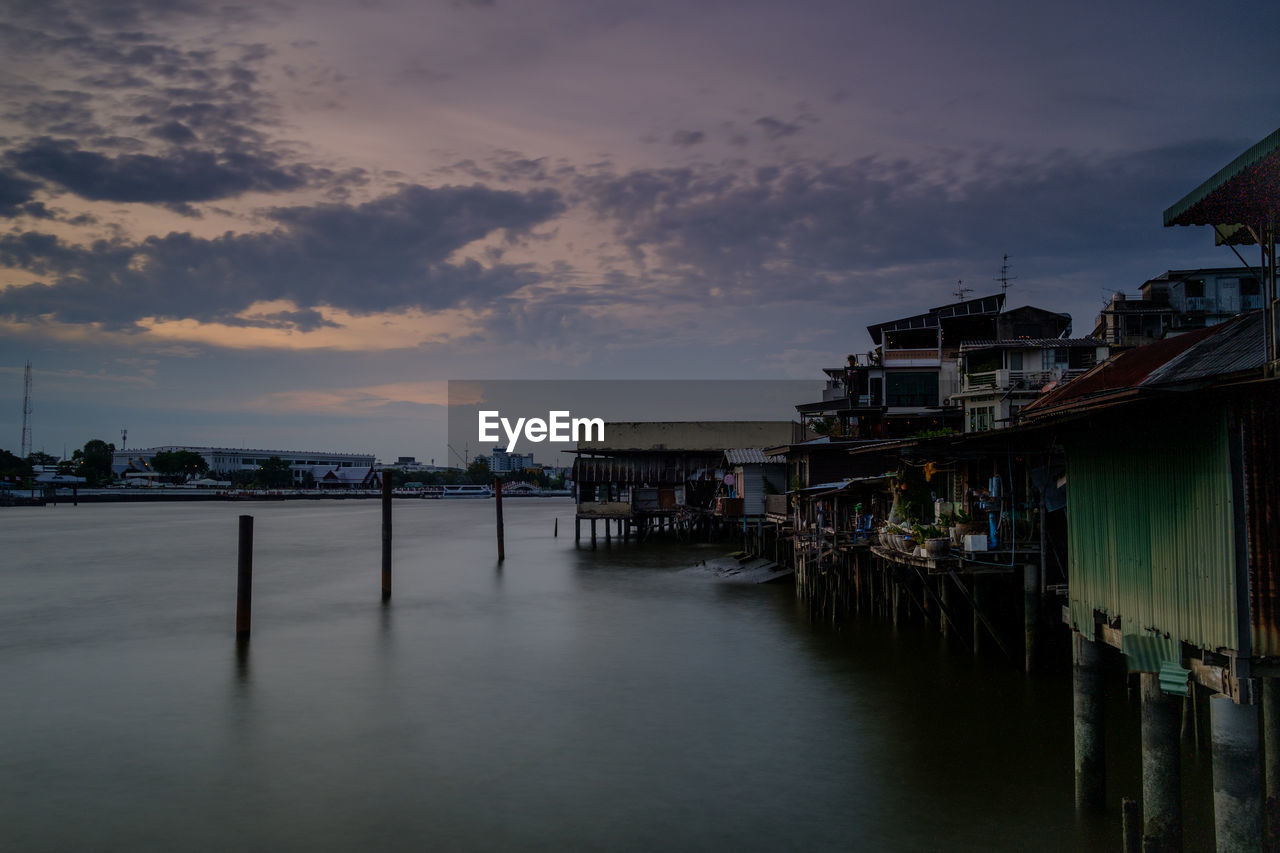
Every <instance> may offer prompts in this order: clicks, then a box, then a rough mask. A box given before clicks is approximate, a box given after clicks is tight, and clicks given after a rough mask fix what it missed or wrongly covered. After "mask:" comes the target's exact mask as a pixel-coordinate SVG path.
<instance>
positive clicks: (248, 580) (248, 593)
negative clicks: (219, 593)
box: [236, 515, 253, 640]
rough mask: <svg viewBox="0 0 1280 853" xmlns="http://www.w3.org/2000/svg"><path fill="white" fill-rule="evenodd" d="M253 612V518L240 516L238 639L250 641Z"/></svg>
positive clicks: (237, 570) (237, 567)
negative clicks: (250, 624)
mask: <svg viewBox="0 0 1280 853" xmlns="http://www.w3.org/2000/svg"><path fill="white" fill-rule="evenodd" d="M252 612H253V516H252V515H242V516H240V554H239V560H238V562H237V566H236V639H237V640H247V639H249V623H250V621H251V618H250V617H251V616H252Z"/></svg>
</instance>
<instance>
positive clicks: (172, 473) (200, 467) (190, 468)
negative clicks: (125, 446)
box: [151, 450, 209, 483]
mask: <svg viewBox="0 0 1280 853" xmlns="http://www.w3.org/2000/svg"><path fill="white" fill-rule="evenodd" d="M151 467H152V468H154V469H155V470H156V472H157V473H160V474H164V475H165V479H167V480H169V481H171V482H175V483H183V482H186V481H187V480H190V479H191V478H192V477H200V476H203V475H204V474H205V473H207V472H208V470H209V463H208V462H206V461H204V457H203V456H201V455H200V454H199V453H196V452H194V451H191V450H165V451H161V452H160V453H157V454H156V455H155V456H153V457H152V458H151Z"/></svg>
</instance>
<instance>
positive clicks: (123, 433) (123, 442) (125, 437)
mask: <svg viewBox="0 0 1280 853" xmlns="http://www.w3.org/2000/svg"><path fill="white" fill-rule="evenodd" d="M128 445H129V431H128V430H127V429H125V428H124V427H121V428H120V449H121V450H124V449H125V448H126V447H127V446H128Z"/></svg>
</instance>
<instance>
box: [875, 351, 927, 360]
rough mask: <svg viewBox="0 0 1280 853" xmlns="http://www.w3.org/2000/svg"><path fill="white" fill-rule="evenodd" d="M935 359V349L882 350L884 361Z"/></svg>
mask: <svg viewBox="0 0 1280 853" xmlns="http://www.w3.org/2000/svg"><path fill="white" fill-rule="evenodd" d="M931 359H932V360H933V361H937V360H938V351H937V350H936V349H890V350H885V351H884V360H885V361H929V360H931Z"/></svg>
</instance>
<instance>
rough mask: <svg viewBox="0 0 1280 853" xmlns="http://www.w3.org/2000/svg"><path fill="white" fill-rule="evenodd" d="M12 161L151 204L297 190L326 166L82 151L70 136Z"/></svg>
mask: <svg viewBox="0 0 1280 853" xmlns="http://www.w3.org/2000/svg"><path fill="white" fill-rule="evenodd" d="M7 159H8V162H9V163H10V164H11V165H12V166H14V167H15V168H17V169H19V170H20V171H22V172H25V173H26V174H28V175H32V176H34V177H38V178H43V179H44V180H46V181H48V182H50V183H52V184H55V185H57V186H59V187H62V188H63V189H66V190H69V191H71V192H73V193H75V194H76V195H78V196H80V197H81V198H85V199H90V200H94V201H119V202H144V203H152V204H168V203H182V202H194V201H211V200H214V199H221V198H228V197H231V196H236V195H240V194H242V193H246V192H250V191H258V192H283V191H288V190H296V189H299V188H300V187H303V186H305V185H306V184H307V183H308V182H310V181H313V180H316V179H317V178H321V177H331V174H330V173H328V172H326V171H324V170H317V169H313V168H311V167H309V166H305V165H300V164H295V165H288V166H286V165H282V164H280V163H279V162H278V161H277V160H276V159H275V158H274V157H270V156H263V155H257V154H252V153H246V152H234V151H227V152H221V153H219V154H214V153H213V152H209V151H191V150H178V151H174V152H171V153H169V154H167V155H164V156H155V155H151V154H119V155H116V156H108V155H105V154H101V153H99V152H96V151H85V150H82V149H81V148H80V147H79V145H78V144H77V143H76V142H75V141H74V140H70V139H52V138H50V137H41V138H39V139H37V140H35V141H33V142H31V143H30V144H28V145H26V146H24V147H22V148H19V149H17V150H15V151H12V152H10V154H9V155H8V158H7Z"/></svg>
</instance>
